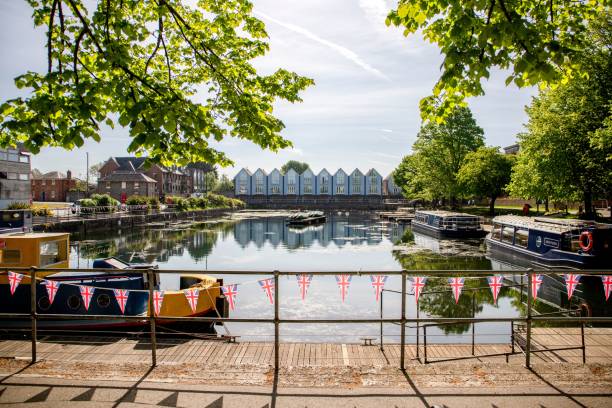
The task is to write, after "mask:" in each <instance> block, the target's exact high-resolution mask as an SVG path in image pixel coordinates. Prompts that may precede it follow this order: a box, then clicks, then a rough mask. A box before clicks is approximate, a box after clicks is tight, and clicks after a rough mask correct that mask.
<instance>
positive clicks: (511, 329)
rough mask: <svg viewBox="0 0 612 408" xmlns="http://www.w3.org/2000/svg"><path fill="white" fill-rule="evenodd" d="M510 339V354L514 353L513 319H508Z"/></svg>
mask: <svg viewBox="0 0 612 408" xmlns="http://www.w3.org/2000/svg"><path fill="white" fill-rule="evenodd" d="M510 341H511V342H512V354H514V320H511V321H510Z"/></svg>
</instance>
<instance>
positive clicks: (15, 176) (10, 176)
mask: <svg viewBox="0 0 612 408" xmlns="http://www.w3.org/2000/svg"><path fill="white" fill-rule="evenodd" d="M8 179H9V180H17V173H8Z"/></svg>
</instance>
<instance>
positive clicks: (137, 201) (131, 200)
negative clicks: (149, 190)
mask: <svg viewBox="0 0 612 408" xmlns="http://www.w3.org/2000/svg"><path fill="white" fill-rule="evenodd" d="M125 203H126V204H127V205H146V206H148V205H149V197H143V196H129V197H128V199H127V200H126V201H125Z"/></svg>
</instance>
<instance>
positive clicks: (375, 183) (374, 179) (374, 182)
mask: <svg viewBox="0 0 612 408" xmlns="http://www.w3.org/2000/svg"><path fill="white" fill-rule="evenodd" d="M365 182H366V184H365V189H366V195H382V176H381V175H380V173H379V172H377V171H376V170H375V169H370V170H369V171H368V172H367V173H366V175H365Z"/></svg>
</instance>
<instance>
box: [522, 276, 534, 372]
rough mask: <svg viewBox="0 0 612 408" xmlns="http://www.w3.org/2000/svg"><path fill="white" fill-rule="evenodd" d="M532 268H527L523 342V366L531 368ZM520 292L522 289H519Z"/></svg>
mask: <svg viewBox="0 0 612 408" xmlns="http://www.w3.org/2000/svg"><path fill="white" fill-rule="evenodd" d="M532 275H533V269H531V268H530V269H527V335H526V337H527V338H526V344H525V366H526V367H527V368H531V303H532V302H533V298H532V296H531V287H532V285H533V282H532V281H533V278H532ZM521 292H522V290H521Z"/></svg>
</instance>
